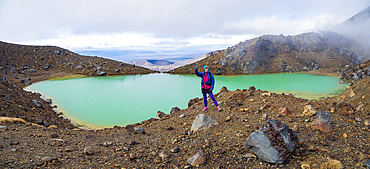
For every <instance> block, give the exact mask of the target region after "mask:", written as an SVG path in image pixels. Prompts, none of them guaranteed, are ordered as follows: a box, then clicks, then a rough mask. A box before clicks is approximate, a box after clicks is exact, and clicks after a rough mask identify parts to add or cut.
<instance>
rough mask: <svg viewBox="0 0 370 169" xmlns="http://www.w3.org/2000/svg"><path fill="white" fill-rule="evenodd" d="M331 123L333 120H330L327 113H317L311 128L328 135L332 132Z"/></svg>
mask: <svg viewBox="0 0 370 169" xmlns="http://www.w3.org/2000/svg"><path fill="white" fill-rule="evenodd" d="M332 123H333V120H332V119H331V116H330V113H329V112H327V111H324V112H322V111H318V112H317V115H316V119H315V120H314V121H313V122H312V128H314V129H319V130H322V131H324V132H328V133H329V132H331V131H332Z"/></svg>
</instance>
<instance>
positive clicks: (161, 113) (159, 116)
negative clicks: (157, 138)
mask: <svg viewBox="0 0 370 169" xmlns="http://www.w3.org/2000/svg"><path fill="white" fill-rule="evenodd" d="M165 116H166V114H165V113H163V112H161V111H158V112H157V116H156V117H155V119H157V120H160V119H162V118H163V117H165Z"/></svg>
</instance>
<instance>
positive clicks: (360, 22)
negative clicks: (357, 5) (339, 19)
mask: <svg viewBox="0 0 370 169" xmlns="http://www.w3.org/2000/svg"><path fill="white" fill-rule="evenodd" d="M332 30H333V31H335V32H338V33H340V34H343V35H345V36H347V37H349V38H354V39H356V40H357V41H359V42H360V43H362V44H363V45H365V47H368V48H369V46H370V6H369V7H367V8H365V9H364V10H362V11H361V12H359V13H357V14H356V15H354V16H352V17H351V18H349V19H347V20H346V21H344V22H343V23H341V24H339V25H337V26H335V27H334V28H333V29H332Z"/></svg>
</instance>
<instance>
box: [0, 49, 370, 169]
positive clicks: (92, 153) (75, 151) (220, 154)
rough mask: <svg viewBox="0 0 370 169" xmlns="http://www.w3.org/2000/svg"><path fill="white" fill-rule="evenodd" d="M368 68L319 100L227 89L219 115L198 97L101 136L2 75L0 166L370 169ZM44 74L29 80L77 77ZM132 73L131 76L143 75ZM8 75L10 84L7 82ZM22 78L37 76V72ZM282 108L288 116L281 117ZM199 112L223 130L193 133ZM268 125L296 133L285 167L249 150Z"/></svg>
mask: <svg viewBox="0 0 370 169" xmlns="http://www.w3.org/2000/svg"><path fill="white" fill-rule="evenodd" d="M10 51H11V50H10ZM0 52H1V50H0ZM1 56H3V55H1ZM8 57H10V56H8ZM9 61H10V60H8V62H4V60H3V58H2V65H0V66H2V67H6V68H4V69H3V70H2V71H4V70H6V71H8V72H9V71H10V69H11V68H12V66H13V65H14V61H13V60H12V61H13V62H12V63H13V65H10V64H9ZM107 62H108V61H107ZM4 63H5V64H4ZM79 63H81V61H79ZM27 64H29V62H28V63H27ZM102 64H103V63H102ZM9 65H10V66H9ZM17 65H18V66H17V69H19V67H20V66H19V65H24V63H22V61H21V60H20V61H18V62H17ZM54 65H55V64H54ZM106 65H107V67H108V65H110V64H108V63H107V64H106ZM74 66H76V65H74ZM369 66H370V62H368V63H365V64H363V65H359V66H356V67H351V68H348V69H346V70H343V71H342V72H343V74H342V75H343V79H346V80H349V81H350V82H351V83H352V85H351V87H350V88H349V89H347V90H346V91H345V92H343V93H342V94H340V95H338V96H336V97H333V98H327V99H325V100H321V101H315V102H313V101H309V100H306V99H301V98H296V97H294V96H291V95H289V94H275V93H269V92H268V91H260V90H258V89H253V88H252V87H251V88H249V89H241V90H236V91H228V90H227V89H226V88H222V89H221V90H220V91H219V92H218V91H215V92H214V93H216V92H218V93H217V94H216V95H215V96H216V99H217V101H218V103H219V104H220V107H221V108H223V110H222V111H220V112H218V111H217V109H216V107H215V106H214V105H213V104H211V105H210V106H209V110H208V111H206V112H202V109H203V102H202V99H201V98H200V99H198V98H195V99H192V100H191V101H189V107H188V108H186V109H184V110H179V111H177V112H176V111H173V112H172V113H170V112H166V113H167V114H166V115H163V114H162V113H158V120H155V119H149V120H144V121H143V122H141V123H137V124H132V125H128V126H121V127H120V126H115V127H114V128H106V129H99V130H94V129H91V130H82V129H78V128H76V127H75V126H73V125H72V124H71V123H70V122H69V121H68V120H66V119H63V118H62V117H61V116H60V114H57V113H55V112H53V110H52V108H51V106H50V105H49V103H47V102H46V101H45V100H42V99H40V98H39V97H40V95H38V94H35V93H30V92H26V91H24V90H22V88H21V87H22V86H24V85H25V84H24V81H23V82H22V83H21V82H20V80H21V78H18V79H16V78H15V77H21V74H18V73H17V76H15V75H14V74H13V73H12V74H11V75H9V74H5V75H4V73H2V80H1V83H0V84H1V85H0V91H1V92H0V93H1V100H0V103H1V104H0V107H1V114H0V116H1V118H0V120H1V123H0V151H1V154H0V165H1V168H301V167H302V166H305V167H307V166H309V167H310V168H320V166H321V165H322V164H324V163H326V162H327V161H330V160H328V159H329V158H330V159H334V160H338V161H339V162H340V163H341V165H342V166H343V168H365V166H364V165H365V162H366V161H367V160H369V159H370V144H369V138H370V134H369V133H370V127H369V114H370V106H369V100H370V91H369V90H370V89H369V87H368V86H369V83H370V78H369V77H368V76H367V75H366V76H362V75H363V74H367V71H368V67H369ZM35 67H37V66H35ZM61 67H63V66H61ZM41 69H42V68H41ZM41 69H36V70H37V72H33V73H39V75H35V76H32V77H31V78H30V79H31V80H32V79H39V80H44V79H47V78H48V77H53V76H54V75H66V74H69V75H70V74H76V72H70V71H67V70H68V69H62V70H48V71H47V70H41ZM134 69H136V68H132V71H131V72H132V73H133V74H136V73H140V71H138V72H135V70H134ZM70 70H71V69H70ZM77 70H79V69H77ZM109 70H110V69H109ZM142 70H143V71H144V70H145V69H142ZM17 71H18V70H17ZM53 71H55V72H53ZM91 72H94V68H92V69H91ZM122 72H123V73H125V71H122ZM362 72H363V73H362ZM329 73H330V71H329ZM125 74H126V73H125ZM360 74H361V76H359V75H360ZM355 75H356V76H357V78H358V79H357V80H355V79H356V76H355ZM4 76H5V77H6V78H7V80H3V77H4ZM22 76H23V75H22ZM24 76H31V72H30V73H28V72H25V75H24ZM40 77H42V78H40ZM34 100H36V101H34ZM209 102H210V103H211V102H212V101H211V100H209ZM309 105H311V107H312V108H313V111H329V112H330V116H331V118H332V121H333V123H332V124H331V127H332V130H331V131H325V129H326V128H320V126H319V127H317V126H315V125H312V123H313V122H315V120H316V116H315V115H313V114H312V115H311V114H305V113H303V111H304V109H305V107H307V106H309ZM174 106H176V105H174ZM280 108H287V109H289V111H285V112H280V113H279V109H280ZM174 110H176V109H174ZM169 111H170V110H169ZM199 114H205V115H208V116H211V117H212V118H213V119H214V120H216V121H217V122H218V123H219V124H218V125H216V126H213V127H211V128H209V129H207V130H199V131H196V132H192V131H190V129H191V126H192V124H193V121H194V120H195V118H196V116H197V115H199ZM154 115H155V112H153V116H154ZM5 117H12V118H20V119H23V120H25V121H24V122H22V121H21V122H18V121H20V120H17V119H9V118H7V119H5ZM267 119H275V120H279V121H281V122H283V123H284V124H286V125H287V126H288V127H289V128H291V129H292V130H293V131H295V132H296V133H297V135H298V138H299V143H298V144H297V145H296V146H295V149H294V151H293V152H292V153H290V154H289V155H288V158H287V160H286V161H285V162H284V163H282V164H275V163H267V162H265V161H263V160H261V159H260V158H258V157H256V155H255V154H254V153H253V151H251V150H250V149H247V148H246V147H245V145H244V144H245V141H246V140H247V138H248V137H249V136H250V135H251V134H252V133H253V132H255V131H256V130H258V129H260V128H261V127H262V126H263V125H264V123H265V121H266V120H267ZM143 129H144V130H145V131H144V132H142V130H143ZM198 151H202V152H203V157H204V159H205V161H204V162H203V163H199V164H194V166H192V165H191V164H190V163H189V162H188V159H189V158H190V157H192V156H194V155H195V154H196V153H197V152H198ZM200 161H201V160H200ZM302 168H304V167H302ZM326 168H328V167H326Z"/></svg>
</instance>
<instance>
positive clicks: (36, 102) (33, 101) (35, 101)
mask: <svg viewBox="0 0 370 169" xmlns="http://www.w3.org/2000/svg"><path fill="white" fill-rule="evenodd" d="M32 103H33V104H35V105H36V106H37V107H38V108H41V107H42V105H41V103H39V101H37V100H32Z"/></svg>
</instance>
